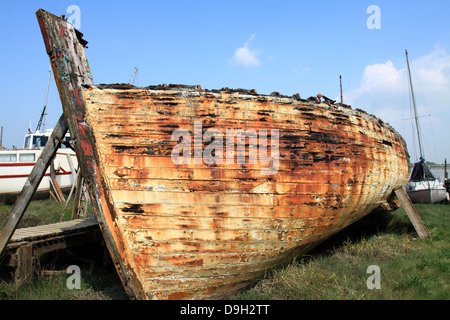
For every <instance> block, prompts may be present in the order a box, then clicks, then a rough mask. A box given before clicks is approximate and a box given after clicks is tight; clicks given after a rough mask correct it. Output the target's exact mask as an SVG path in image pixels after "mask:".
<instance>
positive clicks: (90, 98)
mask: <svg viewBox="0 0 450 320" xmlns="http://www.w3.org/2000/svg"><path fill="white" fill-rule="evenodd" d="M83 97H84V99H85V101H86V109H87V113H86V114H87V117H86V122H87V124H88V125H89V126H90V127H91V128H92V130H93V131H94V134H95V141H96V145H95V146H93V147H95V149H96V150H98V153H99V162H100V166H101V168H102V170H101V172H99V174H100V175H101V177H102V179H104V180H105V185H106V186H107V187H108V189H109V192H110V197H111V206H112V207H113V209H112V210H111V211H113V213H114V217H111V219H109V220H110V221H111V225H108V228H109V229H110V230H112V231H113V232H117V233H119V234H121V238H122V239H123V241H124V245H123V247H122V249H121V250H123V251H122V252H120V255H121V257H122V259H124V260H125V261H126V264H125V267H126V268H128V269H129V270H132V271H131V273H134V274H135V277H136V280H137V281H138V282H139V287H140V289H139V292H136V293H137V294H136V296H138V297H139V298H146V299H181V298H195V299H201V298H218V297H221V296H223V295H225V294H228V293H230V292H232V291H234V290H236V289H239V288H242V287H244V286H246V285H248V284H249V283H250V281H252V280H253V279H255V278H257V277H259V276H261V275H263V274H264V272H265V270H266V269H267V268H271V267H274V266H276V265H278V264H280V263H282V262H283V261H286V259H290V257H291V256H292V254H302V253H304V252H306V251H307V250H309V249H311V248H312V247H313V246H315V245H316V244H318V243H319V242H321V241H322V240H324V239H326V238H327V237H329V236H331V235H332V234H334V233H336V232H337V231H339V230H341V229H342V228H344V227H346V226H347V225H349V224H350V223H352V222H354V221H356V220H357V219H359V218H361V217H363V216H364V215H366V214H367V213H369V212H371V211H373V210H374V209H375V208H377V207H378V206H380V205H381V204H383V203H384V202H386V201H388V199H389V197H390V196H391V194H392V191H393V189H394V188H397V187H401V186H404V184H405V183H406V181H407V175H408V155H407V152H406V148H405V144H404V141H403V139H402V138H401V137H400V136H399V135H398V134H397V133H396V132H394V131H393V130H392V129H391V128H390V127H389V126H387V125H386V124H383V123H382V122H380V121H379V120H378V119H376V118H375V117H373V116H370V115H368V114H365V113H362V112H359V111H355V110H351V109H347V108H343V107H339V106H333V105H331V106H328V105H326V104H323V103H322V104H319V103H312V102H306V101H299V100H295V99H292V98H276V97H271V96H260V95H243V94H240V93H232V92H207V91H202V90H191V91H189V90H183V89H178V90H177V89H164V90H157V89H148V88H129V89H120V88H119V89H118V88H116V87H114V86H109V87H108V86H100V87H97V86H90V87H88V88H85V90H84V91H83ZM194 121H201V122H202V124H203V131H205V127H206V128H219V129H220V130H221V132H223V133H225V132H226V129H234V130H236V129H244V130H248V129H252V128H253V129H254V128H261V129H268V130H270V129H277V130H279V154H280V156H279V168H278V171H277V172H276V173H275V174H273V175H262V174H261V170H262V169H263V168H265V167H267V165H262V164H260V163H258V164H249V158H248V156H249V148H250V147H249V145H247V146H246V152H247V153H246V164H244V165H241V164H237V159H235V161H234V163H232V164H216V165H208V164H205V163H204V161H203V162H202V163H201V164H196V163H192V162H193V161H191V163H190V164H179V165H177V164H175V163H174V161H173V160H172V158H171V151H172V150H173V149H174V148H175V146H176V144H177V143H178V141H172V140H173V139H171V136H172V133H173V132H174V130H177V129H184V130H187V131H188V132H191V133H193V132H194V131H195V127H194ZM207 145H208V143H205V142H203V145H202V150H205V148H206V147H207ZM193 154H194V146H192V150H191V155H193ZM269 154H270V153H269ZM192 159H193V158H192ZM134 287H136V288H137V287H138V286H134Z"/></svg>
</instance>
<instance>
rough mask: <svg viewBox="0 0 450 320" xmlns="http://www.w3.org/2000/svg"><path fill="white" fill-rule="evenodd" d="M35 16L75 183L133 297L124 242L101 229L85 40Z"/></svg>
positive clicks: (51, 18) (105, 213) (103, 192)
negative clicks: (87, 195)
mask: <svg viewBox="0 0 450 320" xmlns="http://www.w3.org/2000/svg"><path fill="white" fill-rule="evenodd" d="M36 16H37V19H38V22H39V26H40V28H41V32H42V37H43V39H44V43H45V48H46V51H47V54H48V55H49V57H50V62H51V65H52V69H53V74H54V77H55V82H56V85H57V87H58V91H59V96H60V99H61V103H62V106H63V111H64V115H65V117H66V119H67V123H68V127H69V131H70V134H71V137H72V140H73V143H74V148H75V151H76V153H77V157H78V163H79V166H80V170H81V174H82V177H83V179H80V180H79V181H81V180H83V181H86V183H87V184H88V185H89V188H90V191H91V195H92V197H93V198H94V199H95V201H94V205H96V208H95V209H96V210H97V216H98V217H99V219H100V220H101V224H100V226H101V227H102V229H103V232H104V234H105V243H106V245H107V246H108V249H109V251H110V252H111V258H112V260H113V263H114V264H115V265H116V267H117V270H118V272H119V275H120V276H121V279H122V281H123V283H124V287H125V290H126V291H127V292H128V293H129V294H130V295H133V289H131V288H129V286H130V285H132V284H133V283H136V282H137V281H136V280H133V281H129V280H130V279H131V278H132V277H134V278H135V276H134V272H133V271H131V272H129V273H127V270H128V269H127V268H124V267H123V263H124V261H125V259H124V257H121V255H120V252H121V251H122V250H121V249H120V248H121V247H122V246H123V242H124V241H123V240H122V239H121V235H120V234H117V233H115V231H114V230H113V229H109V228H104V227H103V226H107V225H111V224H112V223H114V222H113V221H111V220H108V221H106V220H105V219H109V218H110V217H111V213H110V212H109V211H110V210H111V208H110V197H109V194H108V189H107V188H106V187H105V186H104V183H105V181H104V180H103V179H102V178H101V177H100V176H99V175H97V172H100V170H101V168H99V167H98V166H99V162H98V150H96V148H95V147H93V146H95V137H94V134H93V132H92V129H91V128H90V127H89V126H88V125H87V123H86V111H85V107H84V105H85V101H84V99H83V96H82V90H83V86H85V85H92V84H93V79H92V74H91V71H90V68H89V63H88V61H87V58H86V55H85V52H84V47H85V46H86V44H87V41H85V40H84V39H83V34H82V33H80V32H79V31H77V30H76V29H75V28H74V27H73V25H71V24H70V23H67V22H66V21H64V20H63V19H61V18H59V17H57V16H55V15H53V14H50V13H48V12H46V11H44V10H42V9H40V10H38V11H37V12H36ZM80 159H81V162H80ZM118 247H119V249H118ZM122 272H125V274H122Z"/></svg>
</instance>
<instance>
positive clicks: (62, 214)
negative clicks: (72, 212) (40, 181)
mask: <svg viewBox="0 0 450 320" xmlns="http://www.w3.org/2000/svg"><path fill="white" fill-rule="evenodd" d="M78 179H80V172H77V173H76V174H75V178H74V179H73V183H72V188H70V193H69V196H68V197H67V200H66V205H65V206H64V210H63V212H62V213H61V218H60V219H59V221H63V219H64V215H65V214H66V210H67V207H68V206H69V202H70V200H71V199H72V195H73V190H75V188H77V185H78Z"/></svg>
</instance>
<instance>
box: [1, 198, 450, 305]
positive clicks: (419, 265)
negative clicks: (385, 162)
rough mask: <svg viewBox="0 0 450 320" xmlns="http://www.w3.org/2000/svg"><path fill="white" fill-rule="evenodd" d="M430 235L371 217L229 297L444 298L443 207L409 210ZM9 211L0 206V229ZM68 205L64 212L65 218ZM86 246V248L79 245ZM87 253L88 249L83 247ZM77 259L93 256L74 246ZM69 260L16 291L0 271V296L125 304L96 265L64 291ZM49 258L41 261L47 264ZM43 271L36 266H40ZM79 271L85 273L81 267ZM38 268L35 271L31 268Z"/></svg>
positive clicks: (57, 257) (446, 237)
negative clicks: (375, 283) (373, 283)
mask: <svg viewBox="0 0 450 320" xmlns="http://www.w3.org/2000/svg"><path fill="white" fill-rule="evenodd" d="M415 207H416V209H417V211H418V212H419V214H420V215H421V217H422V219H423V221H424V223H425V224H426V226H427V227H428V229H429V230H430V231H431V237H430V238H427V239H419V238H418V237H417V235H416V234H415V231H414V229H413V227H412V225H411V223H410V222H409V220H408V218H407V216H406V213H405V212H404V210H403V209H402V208H400V209H398V210H397V211H395V212H390V213H389V212H380V213H374V214H371V215H369V216H367V217H366V218H364V219H362V220H360V221H358V222H357V223H355V224H353V225H352V226H350V227H348V228H346V229H345V230H343V231H341V232H340V233H338V234H337V235H335V236H334V237H332V238H331V239H329V240H327V241H326V242H324V243H323V244H322V245H321V246H319V247H318V248H316V249H315V250H314V251H313V252H311V253H309V254H308V255H306V256H303V257H300V258H298V259H297V260H295V261H292V262H291V263H290V264H289V265H287V266H285V267H283V268H280V269H278V270H275V271H273V272H268V273H267V274H266V276H265V277H264V279H261V280H259V281H255V283H254V284H253V285H252V286H251V287H250V288H248V289H246V290H244V291H241V292H239V293H236V294H234V295H233V296H231V297H230V299H232V300H259V299H265V300H297V299H306V300H398V299H402V300H449V299H450V288H449V282H450V281H449V280H450V276H449V274H450V272H449V271H450V270H449V265H450V261H449V260H450V233H449V230H450V205H425V204H424V205H415ZM62 208H63V205H62V204H59V203H57V202H55V201H52V200H46V201H34V202H32V204H31V205H30V207H29V209H28V210H27V212H26V213H25V216H24V218H23V219H22V221H21V224H20V226H21V227H25V226H32V225H37V224H42V223H51V222H54V221H59V218H60V214H61V211H62ZM9 210H10V207H9V206H0V225H1V226H2V225H3V224H4V221H6V218H7V216H8V213H9ZM70 210H71V209H70V208H69V210H68V212H67V213H66V218H65V220H67V219H68V218H69V217H70ZM85 249H86V248H85ZM91 249H92V248H91ZM80 250H81V252H78V254H79V255H81V256H82V255H86V256H87V257H88V258H89V255H95V254H96V253H95V252H93V251H92V250H85V251H83V248H80ZM71 254H72V255H70V254H68V253H65V252H59V253H56V254H53V255H51V256H50V257H46V259H45V260H47V265H46V266H45V268H46V269H47V270H48V269H49V268H50V269H52V268H53V270H61V272H60V273H55V274H53V275H52V276H39V277H38V276H36V277H35V279H34V280H33V281H32V282H31V283H28V284H23V285H22V286H20V287H18V288H17V287H16V286H15V285H14V284H13V283H12V282H11V281H10V279H9V278H8V275H7V274H3V275H2V278H1V279H0V299H14V300H35V299H46V300H69V299H78V300H111V299H127V297H126V295H125V293H124V291H123V289H122V286H121V284H120V281H119V279H118V276H117V274H116V273H115V271H114V269H113V267H112V266H109V267H107V268H104V267H101V264H98V265H96V267H95V268H94V272H93V273H92V274H90V273H88V272H87V271H85V270H83V267H82V266H81V265H80V267H81V269H82V281H81V289H72V290H70V289H68V288H67V285H66V282H67V279H68V275H67V274H66V273H65V272H64V270H65V268H66V267H67V265H68V264H71V263H73V262H70V259H71V258H72V257H73V253H71ZM48 261H49V262H48ZM374 265H375V266H378V267H379V271H380V273H379V275H380V276H379V280H380V281H379V285H380V289H369V288H368V286H367V281H368V278H369V277H371V276H372V272H370V273H368V272H367V268H368V267H369V266H374ZM40 266H41V267H42V268H44V267H43V266H44V263H42V264H41V265H40ZM84 269H87V267H86V268H84ZM37 271H39V270H37Z"/></svg>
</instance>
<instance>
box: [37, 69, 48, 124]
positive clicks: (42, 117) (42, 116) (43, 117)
mask: <svg viewBox="0 0 450 320" xmlns="http://www.w3.org/2000/svg"><path fill="white" fill-rule="evenodd" d="M51 75H52V67H51V66H50V69H49V70H48V81H47V93H46V94H45V104H44V109H43V110H42V114H41V118H40V119H39V123H38V125H37V126H36V131H38V130H40V129H41V126H42V130H45V115H46V113H45V110H46V109H47V102H48V89H49V88H50V77H51Z"/></svg>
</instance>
